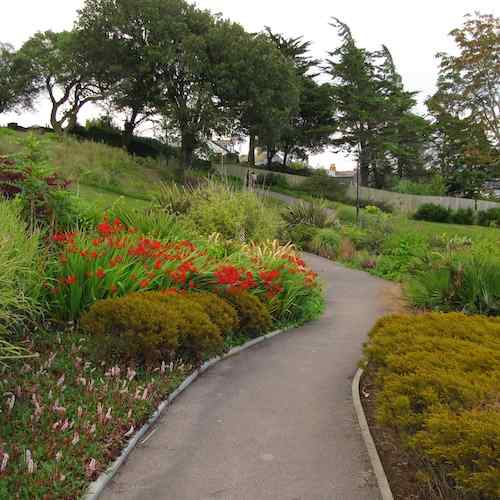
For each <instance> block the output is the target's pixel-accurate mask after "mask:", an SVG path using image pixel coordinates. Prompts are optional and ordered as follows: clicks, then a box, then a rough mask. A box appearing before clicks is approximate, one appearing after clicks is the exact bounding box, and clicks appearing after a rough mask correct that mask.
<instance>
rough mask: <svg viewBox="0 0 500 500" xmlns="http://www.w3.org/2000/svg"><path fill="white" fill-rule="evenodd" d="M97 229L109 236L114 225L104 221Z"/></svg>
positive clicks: (103, 234)
mask: <svg viewBox="0 0 500 500" xmlns="http://www.w3.org/2000/svg"><path fill="white" fill-rule="evenodd" d="M97 230H98V231H99V234H101V235H102V236H107V235H109V234H112V233H113V226H112V225H111V224H109V223H108V222H103V223H102V224H99V225H98V226H97Z"/></svg>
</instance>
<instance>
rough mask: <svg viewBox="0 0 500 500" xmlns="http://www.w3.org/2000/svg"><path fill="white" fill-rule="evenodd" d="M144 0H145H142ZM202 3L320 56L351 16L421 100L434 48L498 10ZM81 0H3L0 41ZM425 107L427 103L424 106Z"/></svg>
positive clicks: (365, 43) (41, 25)
mask: <svg viewBox="0 0 500 500" xmlns="http://www.w3.org/2000/svg"><path fill="white" fill-rule="evenodd" d="M137 1H140V0H137ZM196 3H197V4H198V6H200V7H203V8H208V9H210V10H212V11H213V12H221V13H222V14H223V15H224V17H227V18H230V19H232V20H233V21H237V22H239V23H241V24H243V25H244V26H245V28H247V30H249V31H260V30H261V29H263V28H264V26H270V27H271V28H272V29H273V31H277V32H281V33H284V34H286V35H288V36H298V35H303V36H304V37H305V39H307V40H311V41H312V42H313V52H314V55H315V56H316V57H324V56H325V55H326V53H327V52H328V51H330V50H332V49H334V48H335V47H336V46H337V45H338V42H339V40H338V38H337V36H336V32H335V31H334V30H333V29H332V28H331V27H330V26H329V24H328V23H329V19H330V18H331V17H332V16H335V17H338V18H339V19H341V20H342V21H343V22H345V23H347V24H348V25H349V26H350V27H351V30H352V33H353V35H354V37H355V39H356V41H357V43H358V45H359V46H362V47H365V48H368V49H377V48H379V47H380V46H381V45H382V44H385V45H387V46H388V47H389V49H390V50H391V52H392V55H393V57H394V61H395V63H396V67H397V68H398V71H399V72H400V73H401V75H402V76H403V80H404V83H405V84H406V86H407V88H408V89H411V90H418V91H420V98H419V99H420V102H423V100H424V99H425V97H426V96H428V95H430V94H431V93H432V92H433V90H434V85H435V81H436V76H437V63H436V59H435V57H434V56H435V54H436V52H441V51H448V52H449V51H452V50H453V44H452V42H451V38H450V37H448V36H447V35H448V33H449V32H450V31H451V30H452V29H453V28H455V27H459V26H460V25H461V24H462V21H463V16H464V15H465V14H466V13H468V12H472V11H474V10H478V11H480V12H483V13H493V14H496V15H498V14H499V12H500V2H498V1H494V0H419V1H416V2H409V1H405V0H379V1H377V2H373V1H369V0H364V1H362V0H344V1H339V2H334V1H328V0H300V1H299V0H198V1H197V2H196ZM82 4H83V0H0V41H2V42H8V43H11V44H12V45H14V47H16V48H18V47H19V46H20V45H22V43H23V42H24V41H25V40H27V39H28V38H29V37H30V36H31V35H32V34H33V33H35V32H36V31H44V30H48V29H51V30H54V31H57V30H63V29H71V26H72V24H73V21H74V20H75V17H76V10H77V9H78V8H80V7H81V6H82ZM48 109H49V108H48V105H47V103H44V102H40V103H38V104H37V109H36V111H35V112H33V113H22V114H21V115H20V116H17V115H15V114H12V113H11V114H6V115H2V116H1V117H0V124H5V123H7V122H8V121H17V122H18V123H20V124H22V125H33V124H37V125H45V124H47V123H48ZM419 109H420V110H421V111H423V110H424V108H423V107H419ZM96 113H99V110H96V109H93V108H91V107H88V108H87V109H85V108H84V109H83V111H82V113H81V115H80V116H79V120H80V122H82V123H84V122H85V120H86V119H87V118H88V117H89V116H93V115H95V114H96ZM332 162H335V163H336V164H337V166H338V168H339V169H342V170H345V169H348V168H350V167H351V165H352V161H351V160H350V159H348V158H345V157H343V156H342V155H338V154H337V155H335V154H333V153H332V152H330V153H326V154H324V155H320V156H318V157H314V158H312V161H311V163H312V164H313V165H315V166H316V165H321V166H328V165H329V164H330V163H332Z"/></svg>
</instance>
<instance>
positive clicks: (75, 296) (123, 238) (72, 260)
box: [46, 219, 316, 320]
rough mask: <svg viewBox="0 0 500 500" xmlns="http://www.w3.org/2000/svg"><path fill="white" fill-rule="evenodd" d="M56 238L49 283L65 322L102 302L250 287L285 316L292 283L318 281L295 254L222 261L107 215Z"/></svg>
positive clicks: (245, 254)
mask: <svg viewBox="0 0 500 500" xmlns="http://www.w3.org/2000/svg"><path fill="white" fill-rule="evenodd" d="M52 240H53V242H54V244H55V245H56V248H57V250H58V252H57V254H58V255H57V261H56V262H55V263H54V265H53V266H52V269H51V276H52V279H51V280H50V281H49V282H48V283H47V285H46V288H47V292H48V296H49V301H50V303H51V304H52V305H53V309H54V310H55V311H56V312H57V314H58V315H59V316H60V317H61V318H63V319H66V320H76V319H78V317H79V316H80V314H81V313H82V312H83V311H84V310H86V309H87V308H88V307H90V306H91V305H92V304H93V303H94V302H95V301H97V300H99V299H104V298H109V297H116V296H123V295H126V294H128V293H131V292H137V291H146V290H171V289H176V290H179V289H186V290H210V291H214V292H218V293H221V294H224V293H235V292H238V291H248V292H250V293H254V294H256V295H258V296H259V297H261V298H262V299H263V300H264V301H267V302H268V303H269V304H270V305H271V309H272V310H274V311H275V312H277V313H280V311H281V310H280V307H277V306H276V304H279V303H280V301H281V300H282V299H286V297H287V295H288V294H289V292H290V290H288V289H287V288H290V287H289V285H290V283H291V282H292V281H293V280H295V281H296V282H297V283H296V285H297V284H299V283H300V287H302V288H309V289H310V288H312V287H314V286H316V283H315V277H314V276H312V275H311V274H310V272H309V270H308V269H307V268H306V267H305V264H304V263H303V262H302V261H300V260H298V259H297V257H296V256H294V255H288V254H285V255H281V256H280V257H279V258H274V259H271V258H267V259H263V258H258V257H255V256H252V255H251V254H249V253H248V252H245V251H244V250H243V249H242V250H240V251H239V252H236V253H235V254H234V255H231V256H229V257H228V258H225V259H220V258H217V257H214V256H213V253H214V252H208V251H207V249H206V248H203V247H198V246H197V245H196V244H194V243H193V242H191V241H187V240H181V241H174V242H163V241H160V240H153V239H149V238H146V237H145V236H144V235H142V234H140V233H139V232H137V231H136V230H135V229H134V228H130V227H126V226H125V225H124V224H123V223H122V222H121V221H120V220H119V219H115V220H114V221H109V220H104V221H103V222H102V223H101V224H99V225H98V226H97V228H96V230H95V232H94V233H91V234H88V233H84V234H78V233H57V234H55V235H54V236H53V237H52ZM297 278H298V280H297ZM278 315H279V314H278Z"/></svg>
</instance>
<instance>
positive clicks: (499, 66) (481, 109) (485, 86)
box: [437, 12, 500, 147]
mask: <svg viewBox="0 0 500 500" xmlns="http://www.w3.org/2000/svg"><path fill="white" fill-rule="evenodd" d="M450 35H451V36H452V37H453V39H454V41H455V43H456V45H457V48H458V54H457V55H449V54H445V53H440V54H438V57H439V59H440V60H441V63H440V73H439V78H438V92H437V95H438V96H439V99H440V100H441V101H442V102H443V103H444V102H446V106H447V108H448V110H449V112H450V113H451V114H453V115H454V116H460V117H466V118H468V119H470V120H472V121H473V122H474V123H476V124H477V125H478V126H479V127H481V128H482V129H483V130H484V132H485V134H486V135H487V136H488V138H490V140H491V141H492V142H493V143H494V144H495V145H496V147H499V146H500V96H499V94H500V56H499V54H500V18H498V17H495V16H493V15H483V14H480V13H478V12H476V13H475V16H472V15H470V14H469V15H467V16H466V21H465V23H464V25H463V26H462V27H461V28H457V29H455V30H453V31H452V32H451V33H450Z"/></svg>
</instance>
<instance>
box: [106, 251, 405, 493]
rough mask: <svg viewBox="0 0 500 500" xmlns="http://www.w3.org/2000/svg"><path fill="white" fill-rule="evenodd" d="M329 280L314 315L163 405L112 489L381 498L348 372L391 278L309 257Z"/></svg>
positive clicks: (390, 296) (387, 299) (390, 290)
mask: <svg viewBox="0 0 500 500" xmlns="http://www.w3.org/2000/svg"><path fill="white" fill-rule="evenodd" d="M307 260H308V262H309V263H310V265H311V266H312V267H313V268H314V269H315V270H316V271H317V272H319V273H320V275H321V278H322V279H323V281H324V282H325V283H326V285H327V309H326V313H325V314H324V316H323V317H322V318H321V319H320V320H318V321H315V322H312V323H309V324H308V325H306V326H304V327H301V328H297V329H295V330H293V331H290V332H288V333H285V334H283V335H281V336H278V337H275V338H274V339H272V340H270V341H266V342H263V343H262V344H259V345H257V346H255V347H254V348H252V349H250V350H248V351H246V352H244V353H242V354H240V355H238V356H235V357H233V358H230V359H228V360H227V361H224V362H222V363H220V364H219V365H217V366H215V367H214V368H212V369H210V370H209V371H208V372H206V373H205V374H204V375H203V376H202V377H201V378H200V379H198V381H196V382H195V383H194V385H193V386H191V387H190V388H189V389H187V391H186V392H184V393H183V394H182V395H181V396H180V397H179V399H177V400H176V401H175V403H174V404H173V405H172V407H171V408H170V409H169V410H168V411H167V412H166V413H165V414H164V416H163V417H162V419H161V421H160V423H159V425H158V426H157V428H156V431H155V432H154V434H153V435H152V437H151V438H150V439H148V440H147V441H146V443H145V444H142V445H140V446H139V447H138V448H137V449H136V450H135V451H134V452H133V453H132V455H131V457H130V458H129V461H128V462H127V464H126V465H125V466H124V467H123V468H122V469H121V471H120V472H119V474H118V475H117V476H116V477H115V480H114V481H113V482H112V483H111V484H110V485H109V486H108V488H107V490H106V491H105V492H104V494H103V497H102V498H104V499H106V500H112V499H113V500H114V499H116V500H118V499H119V500H132V499H134V500H378V499H379V493H378V489H377V486H376V482H375V478H374V476H373V473H372V471H371V468H370V465H369V461H368V456H367V453H366V450H365V447H364V443H363V441H362V438H361V435H360V432H359V428H358V425H357V422H356V417H355V415H354V410H353V406H352V400H351V380H352V378H353V376H354V373H355V372H356V365H357V362H358V361H359V359H360V354H361V347H362V344H363V342H364V341H365V339H366V335H367V333H368V331H369V330H370V328H371V326H372V325H373V323H374V321H375V320H376V319H377V317H379V316H380V315H382V314H384V313H385V312H388V311H389V310H390V309H391V306H392V302H393V300H395V297H397V292H396V293H395V288H394V286H395V285H391V284H389V283H386V282H384V281H382V280H379V279H377V278H374V277H371V276H369V275H367V274H365V273H361V272H358V271H353V270H349V269H346V268H343V267H341V266H338V265H336V264H334V263H332V262H330V261H328V260H325V259H322V258H320V257H316V256H308V257H307Z"/></svg>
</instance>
